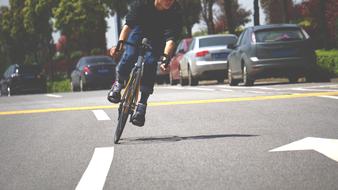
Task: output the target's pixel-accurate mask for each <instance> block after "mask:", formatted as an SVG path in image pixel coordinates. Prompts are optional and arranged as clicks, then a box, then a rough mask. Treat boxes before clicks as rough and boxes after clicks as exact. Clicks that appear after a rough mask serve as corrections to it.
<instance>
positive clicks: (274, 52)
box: [228, 24, 316, 86]
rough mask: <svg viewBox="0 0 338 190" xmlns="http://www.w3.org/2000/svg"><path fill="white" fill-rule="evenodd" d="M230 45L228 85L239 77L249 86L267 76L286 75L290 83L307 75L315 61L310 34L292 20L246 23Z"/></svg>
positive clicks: (234, 83)
mask: <svg viewBox="0 0 338 190" xmlns="http://www.w3.org/2000/svg"><path fill="white" fill-rule="evenodd" d="M233 49H234V51H233V52H232V53H231V54H230V55H229V57H228V62H229V68H228V78H229V84H230V85H231V86H235V85H238V83H239V82H241V81H243V83H244V85H245V86H252V85H253V84H254V81H255V80H256V79H259V78H267V77H287V78H288V79H289V81H290V82H291V83H294V82H297V81H298V78H299V77H301V76H306V77H310V76H309V75H310V73H311V69H312V68H314V65H315V62H316V55H315V52H314V49H313V48H312V45H311V42H310V36H309V35H308V34H307V33H306V32H305V30H303V29H302V28H301V27H299V26H297V25H295V24H278V25H263V26H253V27H248V28H246V29H245V30H244V31H243V32H242V34H241V35H240V37H239V40H238V42H237V43H236V44H235V45H234V47H233ZM307 80H308V79H307Z"/></svg>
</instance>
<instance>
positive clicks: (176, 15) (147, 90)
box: [108, 0, 182, 127]
mask: <svg viewBox="0 0 338 190" xmlns="http://www.w3.org/2000/svg"><path fill="white" fill-rule="evenodd" d="M181 30H182V16H181V8H180V6H179V4H178V3H177V2H176V0H138V1H136V2H134V3H133V4H132V5H131V8H130V10H129V12H128V13H127V16H126V23H125V25H124V26H123V28H122V31H121V33H120V36H119V41H118V43H117V45H116V47H115V48H111V50H110V54H111V55H112V56H115V58H118V57H119V56H120V55H121V52H123V49H124V48H125V51H124V53H123V55H122V57H121V60H120V62H119V64H118V66H117V69H116V71H117V74H116V76H117V77H116V81H115V83H114V84H113V86H112V88H111V90H110V91H109V93H108V100H109V101H110V102H112V103H119V102H120V101H121V90H122V89H123V88H124V84H125V81H126V80H128V77H129V74H130V72H131V69H132V68H133V66H134V63H135V62H136V61H137V60H136V59H137V57H138V48H137V47H136V46H135V45H137V44H140V43H141V41H142V39H143V38H147V39H148V40H149V43H150V45H151V47H152V50H151V51H149V52H147V53H146V54H145V61H144V71H143V76H142V79H141V88H140V91H141V98H140V100H139V102H138V104H137V108H136V112H135V113H134V115H133V116H132V123H133V124H134V125H136V126H140V127H142V126H143V125H144V122H145V114H146V108H147V101H148V98H149V96H150V95H151V94H152V93H153V91H154V83H155V79H156V70H157V63H158V61H159V62H161V65H160V68H161V70H164V71H165V70H166V69H167V66H168V64H169V61H170V57H171V55H172V53H173V51H174V48H175V41H176V40H177V39H178V36H179V35H180V33H181ZM126 42H128V43H126ZM132 44H135V45H132Z"/></svg>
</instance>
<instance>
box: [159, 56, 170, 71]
mask: <svg viewBox="0 0 338 190" xmlns="http://www.w3.org/2000/svg"><path fill="white" fill-rule="evenodd" d="M159 62H160V64H161V65H160V69H161V71H163V72H165V71H168V70H169V68H168V66H169V63H170V58H169V56H168V55H166V54H163V55H162V56H161V57H160V60H159Z"/></svg>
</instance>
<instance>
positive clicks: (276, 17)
mask: <svg viewBox="0 0 338 190" xmlns="http://www.w3.org/2000/svg"><path fill="white" fill-rule="evenodd" d="M260 1H261V6H262V8H263V10H264V13H265V14H266V22H267V23H271V24H275V23H288V22H289V14H290V10H291V8H292V7H293V1H292V0H260Z"/></svg>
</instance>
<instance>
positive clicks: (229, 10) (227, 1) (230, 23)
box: [224, 0, 236, 34]
mask: <svg viewBox="0 0 338 190" xmlns="http://www.w3.org/2000/svg"><path fill="white" fill-rule="evenodd" d="M224 1H225V2H224V10H225V14H226V18H227V23H228V29H229V33H230V34H234V33H235V29H236V28H235V25H234V20H233V14H232V7H233V6H232V0H224Z"/></svg>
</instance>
